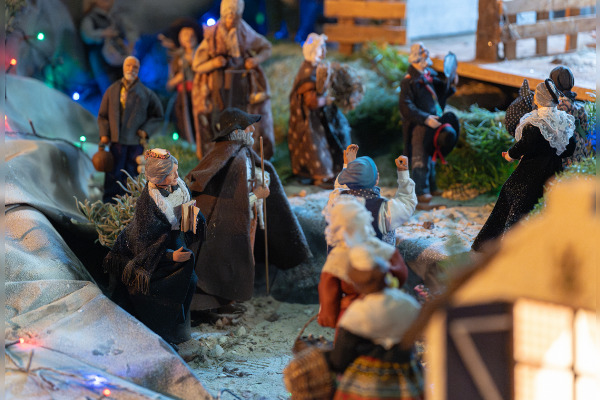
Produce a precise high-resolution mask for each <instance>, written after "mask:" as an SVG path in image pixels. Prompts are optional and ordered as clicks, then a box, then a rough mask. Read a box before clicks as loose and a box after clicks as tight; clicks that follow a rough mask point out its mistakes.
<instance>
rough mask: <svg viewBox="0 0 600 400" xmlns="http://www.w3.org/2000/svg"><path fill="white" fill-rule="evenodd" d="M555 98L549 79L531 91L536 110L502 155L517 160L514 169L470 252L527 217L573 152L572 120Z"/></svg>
mask: <svg viewBox="0 0 600 400" xmlns="http://www.w3.org/2000/svg"><path fill="white" fill-rule="evenodd" d="M558 99H559V96H558V92H557V90H556V88H555V86H554V83H553V82H552V80H550V79H546V81H545V82H541V83H540V84H539V85H537V87H536V89H535V96H534V102H535V104H536V105H537V106H538V109H537V110H533V111H532V112H530V113H528V114H525V115H524V116H523V117H522V118H521V122H520V124H519V126H518V127H517V129H516V132H515V139H516V140H517V142H516V143H515V144H514V145H513V146H512V147H511V148H510V149H508V151H507V152H503V153H502V156H503V157H504V158H505V159H506V160H507V161H509V162H512V161H515V160H519V159H520V161H519V165H518V166H517V169H515V171H514V172H513V173H512V175H511V176H510V177H509V178H508V179H507V181H506V182H505V183H504V185H503V186H502V190H501V191H500V196H499V197H498V201H497V202H496V205H495V207H494V209H493V210H492V213H491V214H490V216H489V218H488V220H487V221H486V223H485V225H483V228H481V231H480V232H479V234H478V235H477V237H476V238H475V241H474V242H473V245H472V249H473V250H476V251H479V250H481V248H482V245H483V244H484V243H485V242H486V241H488V240H490V239H495V238H497V237H500V236H502V234H503V233H504V232H505V231H506V230H507V229H508V228H510V227H511V226H512V225H513V224H515V223H516V222H518V221H519V220H520V219H521V218H522V217H523V216H525V215H526V214H528V213H529V212H530V211H531V210H532V209H533V208H534V206H535V205H536V203H537V202H538V199H539V198H540V197H542V196H543V194H544V184H545V183H546V181H547V180H548V179H549V178H551V177H552V176H554V175H555V174H556V173H557V172H559V171H561V170H562V159H563V158H565V157H569V156H570V155H572V154H573V151H574V150H575V139H574V137H573V132H574V131H575V118H574V117H573V116H571V115H569V114H567V113H566V112H564V111H561V110H559V109H557V105H558V103H559V101H558Z"/></svg>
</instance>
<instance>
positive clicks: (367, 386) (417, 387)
mask: <svg viewBox="0 0 600 400" xmlns="http://www.w3.org/2000/svg"><path fill="white" fill-rule="evenodd" d="M423 386H424V385H423V368H422V366H421V364H420V363H419V362H418V361H416V360H412V361H410V362H407V363H403V364H399V363H392V362H385V361H381V360H378V359H376V358H373V357H367V356H361V357H359V358H357V359H356V360H355V361H354V362H353V363H352V364H351V365H350V366H349V367H348V368H347V369H346V371H345V372H344V375H343V376H342V378H341V380H340V381H339V383H338V387H337V390H336V392H335V396H334V400H376V399H401V400H423V399H424V398H425V395H424V390H423Z"/></svg>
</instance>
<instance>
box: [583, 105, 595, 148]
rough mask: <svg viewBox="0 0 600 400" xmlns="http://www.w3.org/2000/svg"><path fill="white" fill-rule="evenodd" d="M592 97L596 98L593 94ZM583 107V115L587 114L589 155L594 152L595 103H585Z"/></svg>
mask: <svg viewBox="0 0 600 400" xmlns="http://www.w3.org/2000/svg"><path fill="white" fill-rule="evenodd" d="M593 97H594V98H596V95H595V94H593ZM584 107H585V113H586V114H587V118H588V130H587V132H586V137H587V140H588V146H587V148H588V151H589V152H590V154H591V153H592V152H594V153H595V152H596V138H597V136H596V134H597V132H596V112H597V109H596V102H595V101H587V102H586V103H585V105H584Z"/></svg>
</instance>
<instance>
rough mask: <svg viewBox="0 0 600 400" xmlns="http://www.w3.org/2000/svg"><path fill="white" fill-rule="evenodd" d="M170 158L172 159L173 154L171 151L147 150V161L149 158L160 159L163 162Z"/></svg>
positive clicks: (145, 157) (145, 156)
mask: <svg viewBox="0 0 600 400" xmlns="http://www.w3.org/2000/svg"><path fill="white" fill-rule="evenodd" d="M169 157H171V153H169V150H165V149H152V150H146V154H145V155H144V159H145V160H147V159H148V158H159V159H161V160H166V159H167V158H169Z"/></svg>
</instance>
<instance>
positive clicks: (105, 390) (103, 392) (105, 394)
mask: <svg viewBox="0 0 600 400" xmlns="http://www.w3.org/2000/svg"><path fill="white" fill-rule="evenodd" d="M102 394H103V395H104V396H106V397H108V396H110V389H104V390H103V391H102Z"/></svg>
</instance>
